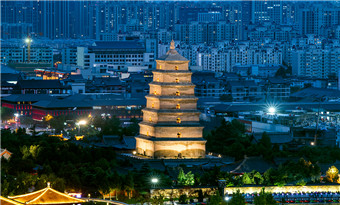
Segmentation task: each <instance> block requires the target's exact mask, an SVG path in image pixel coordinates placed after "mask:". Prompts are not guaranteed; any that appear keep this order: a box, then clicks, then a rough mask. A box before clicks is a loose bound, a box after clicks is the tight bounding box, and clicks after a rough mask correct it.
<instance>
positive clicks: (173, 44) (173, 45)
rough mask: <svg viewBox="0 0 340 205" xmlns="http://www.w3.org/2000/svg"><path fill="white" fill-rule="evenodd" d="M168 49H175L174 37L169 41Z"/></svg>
mask: <svg viewBox="0 0 340 205" xmlns="http://www.w3.org/2000/svg"><path fill="white" fill-rule="evenodd" d="M170 49H171V50H175V41H174V39H172V41H171V43H170Z"/></svg>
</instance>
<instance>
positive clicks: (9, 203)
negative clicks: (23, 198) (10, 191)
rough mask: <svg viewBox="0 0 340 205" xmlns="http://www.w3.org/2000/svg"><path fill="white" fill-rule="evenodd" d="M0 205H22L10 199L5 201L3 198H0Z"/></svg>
mask: <svg viewBox="0 0 340 205" xmlns="http://www.w3.org/2000/svg"><path fill="white" fill-rule="evenodd" d="M0 204H1V205H23V204H22V203H19V202H16V201H13V200H11V199H7V198H5V197H3V196H0Z"/></svg>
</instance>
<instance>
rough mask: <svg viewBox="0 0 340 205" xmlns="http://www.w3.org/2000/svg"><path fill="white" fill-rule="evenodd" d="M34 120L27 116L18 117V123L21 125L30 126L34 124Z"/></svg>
mask: <svg viewBox="0 0 340 205" xmlns="http://www.w3.org/2000/svg"><path fill="white" fill-rule="evenodd" d="M34 123H35V122H34V120H33V119H32V118H31V117H28V116H21V117H20V124H22V125H27V126H32V125H34Z"/></svg>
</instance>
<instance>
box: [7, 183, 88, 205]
mask: <svg viewBox="0 0 340 205" xmlns="http://www.w3.org/2000/svg"><path fill="white" fill-rule="evenodd" d="M8 198H10V199H13V200H15V201H17V202H19V203H25V204H32V205H37V204H78V203H83V202H85V201H84V200H82V199H77V198H74V197H71V196H69V195H67V194H64V193H61V192H58V191H56V190H54V189H52V188H50V187H46V188H44V189H41V190H39V191H36V192H32V193H28V194H23V195H17V196H9V197H8Z"/></svg>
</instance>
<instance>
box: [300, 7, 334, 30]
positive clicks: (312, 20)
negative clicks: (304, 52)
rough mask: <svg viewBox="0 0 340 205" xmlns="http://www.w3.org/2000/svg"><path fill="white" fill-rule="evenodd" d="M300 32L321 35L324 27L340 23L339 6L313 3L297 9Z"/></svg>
mask: <svg viewBox="0 0 340 205" xmlns="http://www.w3.org/2000/svg"><path fill="white" fill-rule="evenodd" d="M297 21H298V25H299V29H300V34H302V35H306V34H315V35H322V34H323V31H324V30H325V29H326V28H329V27H331V26H335V25H339V24H340V8H330V7H326V6H324V5H320V4H318V5H314V6H310V7H309V8H304V9H300V10H299V17H298V19H297Z"/></svg>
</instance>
